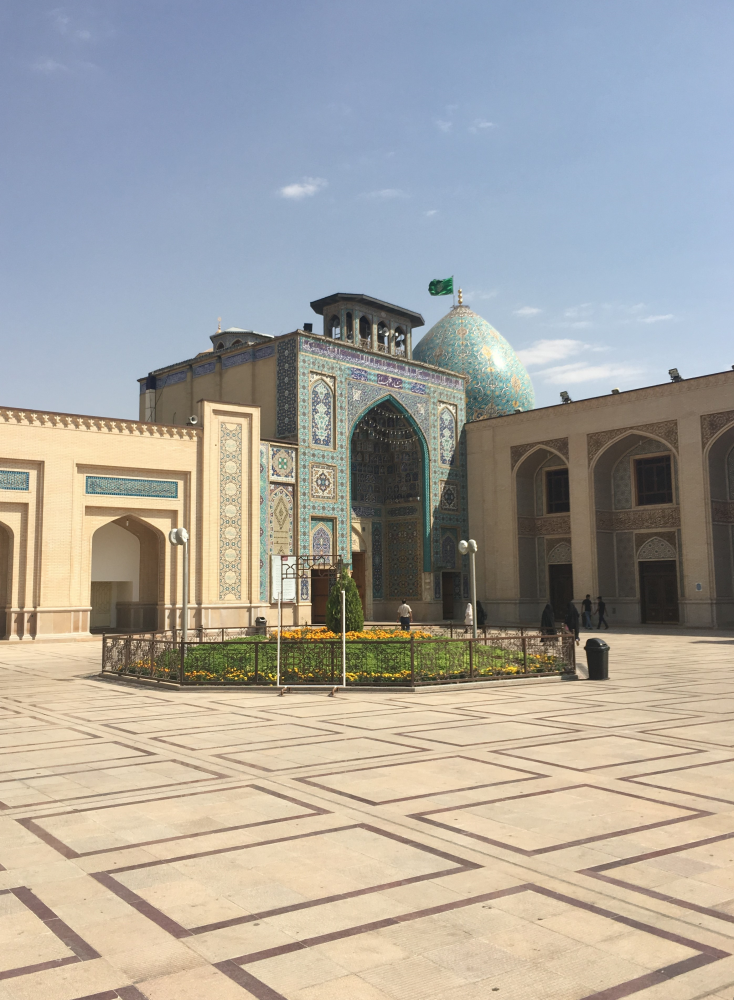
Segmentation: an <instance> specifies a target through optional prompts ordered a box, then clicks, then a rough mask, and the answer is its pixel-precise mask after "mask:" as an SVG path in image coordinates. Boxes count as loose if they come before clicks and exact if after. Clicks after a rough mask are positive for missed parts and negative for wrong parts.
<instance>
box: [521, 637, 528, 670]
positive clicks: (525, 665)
mask: <svg viewBox="0 0 734 1000" xmlns="http://www.w3.org/2000/svg"><path fill="white" fill-rule="evenodd" d="M522 670H523V673H524V674H526V673H527V672H528V640H527V639H526V638H525V636H523V637H522Z"/></svg>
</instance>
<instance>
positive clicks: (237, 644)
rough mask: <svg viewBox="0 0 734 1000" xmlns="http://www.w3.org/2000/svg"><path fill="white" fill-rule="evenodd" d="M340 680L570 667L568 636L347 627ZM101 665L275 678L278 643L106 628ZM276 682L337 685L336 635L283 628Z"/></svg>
mask: <svg viewBox="0 0 734 1000" xmlns="http://www.w3.org/2000/svg"><path fill="white" fill-rule="evenodd" d="M346 639H347V646H346V683H347V685H350V686H351V685H369V686H380V687H382V686H388V687H389V686H403V687H414V686H416V685H421V684H442V683H456V682H462V681H464V682H466V681H481V680H491V679H493V678H498V677H518V676H521V675H522V676H530V675H534V676H544V675H551V674H572V673H574V670H575V664H574V645H573V637H572V636H558V637H553V638H552V639H544V638H543V637H541V636H539V635H534V636H522V637H520V636H514V635H513V636H507V637H504V636H492V637H487V638H486V639H483V638H482V639H464V638H462V639H436V638H434V637H431V636H430V635H429V634H428V633H421V632H420V630H417V629H416V630H415V631H413V632H401V631H400V630H397V629H396V630H394V631H393V630H388V629H385V630H374V631H371V632H368V633H361V632H359V633H351V634H350V633H347V636H346ZM103 650H104V651H103V672H112V673H116V674H119V675H131V676H137V677H142V678H150V679H154V680H161V681H172V682H174V683H181V682H183V684H185V685H201V684H207V685H211V684H215V685H220V684H227V685H243V686H255V685H256V686H274V685H275V684H276V683H277V679H278V643H277V639H276V638H275V637H273V636H270V637H266V636H243V637H239V638H236V639H233V640H231V641H229V642H219V643H212V642H206V643H196V642H192V643H186V645H185V649H184V650H183V651H182V648H181V644H180V643H174V642H172V641H170V640H163V641H161V640H156V639H134V638H132V637H129V636H106V637H105V642H104V647H103ZM280 683H281V685H288V686H297V685H309V684H310V685H316V684H319V685H331V684H334V685H340V684H341V683H342V643H341V638H340V637H339V636H336V635H334V633H330V632H327V630H326V629H323V630H319V631H316V630H301V629H289V630H284V631H283V633H282V636H281V642H280Z"/></svg>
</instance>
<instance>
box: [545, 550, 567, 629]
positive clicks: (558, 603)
mask: <svg viewBox="0 0 734 1000" xmlns="http://www.w3.org/2000/svg"><path fill="white" fill-rule="evenodd" d="M548 589H549V591H550V602H549V603H550V605H551V607H552V608H553V613H554V614H555V616H556V620H557V621H561V622H562V621H563V619H564V618H565V617H566V609H567V608H568V605H569V603H570V602H571V601H572V600H573V566H572V565H571V563H551V565H550V566H549V567H548Z"/></svg>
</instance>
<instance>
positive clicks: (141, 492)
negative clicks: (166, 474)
mask: <svg viewBox="0 0 734 1000" xmlns="http://www.w3.org/2000/svg"><path fill="white" fill-rule="evenodd" d="M85 492H86V493H87V494H90V495H93V496H105V497H156V498H160V499H162V500H177V499H178V483H177V482H176V481H175V480H170V479H125V478H123V477H121V476H87V477H86V486H85Z"/></svg>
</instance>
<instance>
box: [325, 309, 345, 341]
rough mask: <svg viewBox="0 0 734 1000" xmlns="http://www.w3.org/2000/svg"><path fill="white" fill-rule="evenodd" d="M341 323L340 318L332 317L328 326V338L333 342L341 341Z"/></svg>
mask: <svg viewBox="0 0 734 1000" xmlns="http://www.w3.org/2000/svg"><path fill="white" fill-rule="evenodd" d="M341 335H342V332H341V321H340V319H339V317H338V316H336V315H335V316H332V317H331V319H330V320H329V322H328V325H327V336H328V337H331V339H332V340H341Z"/></svg>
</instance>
